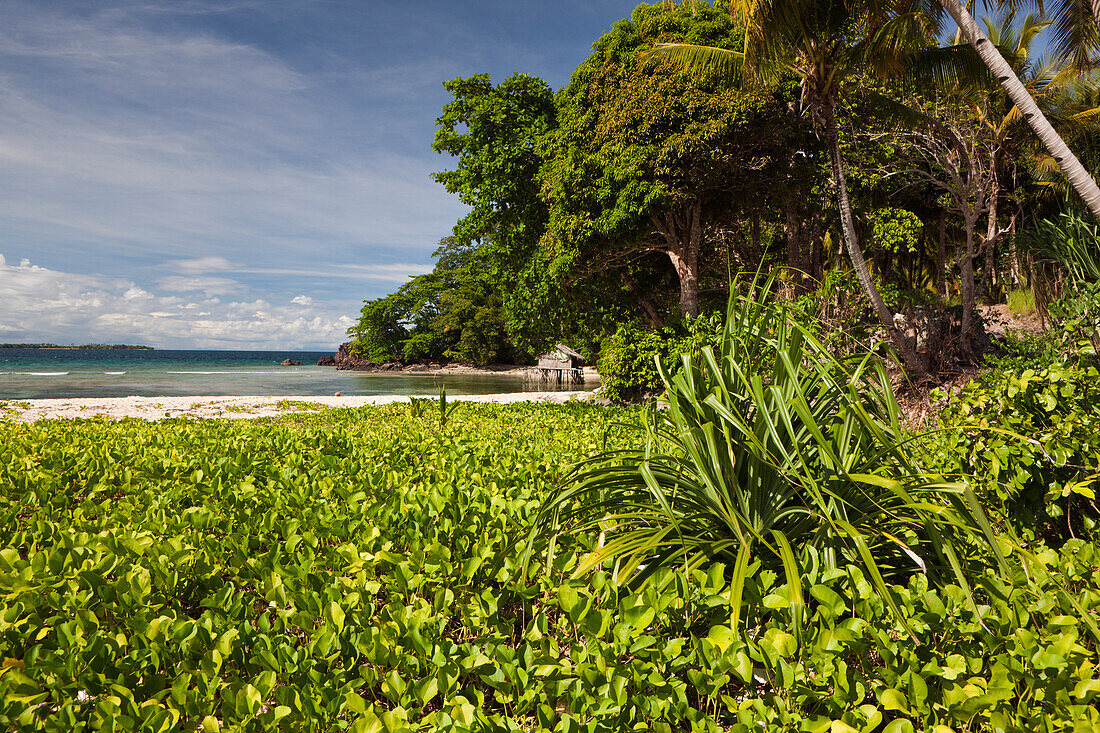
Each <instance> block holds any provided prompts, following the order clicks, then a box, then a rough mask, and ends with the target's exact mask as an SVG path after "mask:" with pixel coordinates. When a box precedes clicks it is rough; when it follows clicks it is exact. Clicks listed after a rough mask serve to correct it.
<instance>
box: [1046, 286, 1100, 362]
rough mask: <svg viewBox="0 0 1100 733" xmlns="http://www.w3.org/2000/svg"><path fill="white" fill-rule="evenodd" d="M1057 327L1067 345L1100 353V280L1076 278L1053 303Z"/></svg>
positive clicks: (1092, 352) (1051, 310) (1055, 326)
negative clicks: (1079, 279) (1078, 279)
mask: <svg viewBox="0 0 1100 733" xmlns="http://www.w3.org/2000/svg"><path fill="white" fill-rule="evenodd" d="M1050 316H1051V318H1052V319H1053V321H1054V328H1055V329H1056V330H1057V332H1058V334H1059V336H1060V337H1061V340H1062V343H1063V344H1064V345H1066V346H1072V347H1076V348H1077V350H1078V351H1081V352H1083V353H1090V354H1092V355H1094V356H1095V355H1096V354H1097V353H1098V352H1100V280H1094V281H1091V282H1089V281H1084V280H1081V281H1077V282H1075V283H1073V284H1072V285H1070V286H1069V287H1067V288H1066V290H1065V292H1064V294H1063V295H1062V297H1061V298H1059V299H1058V300H1056V301H1054V302H1053V303H1052V304H1051V305H1050Z"/></svg>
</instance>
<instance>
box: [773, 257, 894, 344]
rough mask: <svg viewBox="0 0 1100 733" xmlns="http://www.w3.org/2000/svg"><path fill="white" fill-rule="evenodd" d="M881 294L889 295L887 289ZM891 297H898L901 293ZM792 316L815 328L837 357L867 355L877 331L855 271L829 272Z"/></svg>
mask: <svg viewBox="0 0 1100 733" xmlns="http://www.w3.org/2000/svg"><path fill="white" fill-rule="evenodd" d="M880 291H881V292H882V294H883V297H886V296H887V295H888V293H887V292H886V289H885V288H880ZM889 294H891V295H896V294H897V291H896V290H894V291H893V293H889ZM889 302H890V301H888V303H889ZM790 312H791V315H792V317H793V318H794V319H795V320H796V321H797V322H799V323H802V324H806V325H808V326H809V327H810V328H812V329H813V332H814V335H815V336H816V337H817V338H818V339H820V340H821V341H822V343H824V344H826V345H827V346H828V347H829V349H830V351H831V352H832V353H835V354H850V353H855V352H861V351H864V350H865V349H866V344H867V343H868V341H869V340H870V339H871V336H872V334H873V333H874V331H875V327H874V326H873V325H871V324H872V323H873V318H874V316H873V312H872V310H871V304H870V301H869V300H867V296H866V294H865V293H864V292H863V289H862V288H861V287H860V286H859V280H857V279H856V274H855V273H854V272H853V271H852V270H847V269H835V270H829V271H828V272H826V273H825V276H824V277H823V278H822V281H821V283H820V284H819V285H818V286H817V289H815V290H814V291H813V292H810V293H806V294H804V295H801V296H799V297H798V298H796V299H795V300H794V301H793V302H792V303H791V305H790Z"/></svg>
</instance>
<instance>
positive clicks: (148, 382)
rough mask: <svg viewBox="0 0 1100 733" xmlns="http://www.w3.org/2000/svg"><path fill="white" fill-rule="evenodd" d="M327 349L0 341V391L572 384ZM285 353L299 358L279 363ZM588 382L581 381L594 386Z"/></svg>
mask: <svg viewBox="0 0 1100 733" xmlns="http://www.w3.org/2000/svg"><path fill="white" fill-rule="evenodd" d="M322 356H332V352H331V351H328V352H316V351H172V350H163V351H162V350H159V349H157V350H153V351H144V350H116V349H0V399H2V400H20V399H36V398H48V397H59V398H79V397H132V396H133V397H159V396H165V397H169V396H177V397H196V396H200V395H215V396H240V395H260V396H272V397H276V396H289V395H332V394H334V393H336V392H340V393H341V394H345V395H387V394H400V395H409V394H411V395H435V394H438V392H439V386H440V385H445V386H446V388H447V393H448V394H493V393H497V392H527V391H554V390H556V389H576V387H573V386H571V385H570V386H567V387H564V388H562V387H557V386H556V385H553V384H546V383H542V384H540V383H539V382H537V381H533V380H529V379H524V378H523V377H521V376H515V375H498V374H455V375H446V376H433V375H425V374H404V373H402V374H393V373H372V372H344V371H336V367H319V366H316V362H317V360H318V359H320V358H321V357H322ZM284 359H292V360H294V361H300V362H302V366H295V367H284V366H280V362H282V361H283V360H284ZM595 386H596V385H589V387H590V388H591V387H595Z"/></svg>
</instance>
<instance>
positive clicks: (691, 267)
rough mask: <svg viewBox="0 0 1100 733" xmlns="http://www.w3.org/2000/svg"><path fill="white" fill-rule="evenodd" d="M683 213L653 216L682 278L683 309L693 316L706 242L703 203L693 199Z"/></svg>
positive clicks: (681, 297)
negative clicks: (704, 242) (702, 249)
mask: <svg viewBox="0 0 1100 733" xmlns="http://www.w3.org/2000/svg"><path fill="white" fill-rule="evenodd" d="M682 213H683V216H677V215H676V214H675V213H671V212H670V213H668V214H666V215H665V221H663V222H662V221H661V220H660V219H658V218H656V217H654V219H653V222H654V223H655V224H656V226H657V230H658V231H659V232H660V233H661V235H662V236H663V237H664V238H665V243H666V245H667V247H666V248H665V252H666V253H667V254H668V258H669V259H670V260H671V261H672V266H673V268H675V270H676V275H677V277H678V278H679V279H680V312H681V313H683V314H684V315H687V316H691V317H692V318H694V317H696V316H698V315H699V250H700V249H701V248H702V243H703V222H702V214H703V207H702V204H701V203H699V202H698V201H694V202H692V203H691V204H689V205H688V206H686V207H685V210H684V211H683V212H682Z"/></svg>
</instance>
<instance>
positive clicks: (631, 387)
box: [597, 313, 722, 401]
mask: <svg viewBox="0 0 1100 733" xmlns="http://www.w3.org/2000/svg"><path fill="white" fill-rule="evenodd" d="M721 330H722V319H721V314H720V313H715V314H712V315H710V316H700V317H699V318H694V319H693V318H684V319H683V320H680V321H677V322H676V323H675V324H673V325H669V326H665V327H664V328H661V329H658V330H652V329H647V328H644V327H642V326H640V325H638V324H637V323H635V322H633V321H631V322H628V323H624V324H622V325H620V326H619V328H618V330H616V331H615V333H614V334H613V335H612V336H611V337H610V338H608V339H607V340H605V341H604V342H603V344H602V346H601V348H600V358H599V362H598V363H597V370H598V371H599V373H600V383H601V386H602V392H601V395H602V396H604V397H607V398H608V399H611V400H615V401H624V400H633V399H638V398H640V397H644V396H646V395H650V396H652V395H656V394H659V393H660V392H661V391H662V390H663V389H664V385H663V384H662V382H661V376H660V374H658V372H657V364H656V362H657V361H660V362H661V363H662V364H664V365H665V367H666V368H667V369H669V370H675V369H676V368H677V365H678V364H679V361H680V354H684V353H687V354H696V353H697V352H698V350H699V348H700V347H701V346H703V345H706V344H713V343H715V342H716V341H717V337H718V335H719V334H720V333H721Z"/></svg>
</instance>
